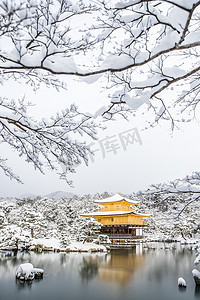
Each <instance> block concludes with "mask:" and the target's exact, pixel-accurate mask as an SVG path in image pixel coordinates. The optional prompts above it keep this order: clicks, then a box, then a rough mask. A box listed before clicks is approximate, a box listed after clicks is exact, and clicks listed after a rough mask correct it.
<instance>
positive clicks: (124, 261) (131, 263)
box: [79, 244, 144, 285]
mask: <svg viewBox="0 0 200 300" xmlns="http://www.w3.org/2000/svg"><path fill="white" fill-rule="evenodd" d="M143 263H144V254H142V245H139V244H138V245H135V246H134V247H133V249H132V250H131V251H127V250H124V249H123V250H117V251H112V252H111V253H109V254H101V255H89V256H84V257H83V261H82V264H81V266H80V269H79V273H80V276H81V277H82V279H84V280H87V281H88V280H91V279H93V278H94V277H96V276H99V279H100V280H102V281H106V282H113V283H117V284H121V285H127V284H128V283H129V282H130V280H131V279H132V277H133V275H134V273H135V272H137V270H139V269H140V268H141V267H142V266H143Z"/></svg>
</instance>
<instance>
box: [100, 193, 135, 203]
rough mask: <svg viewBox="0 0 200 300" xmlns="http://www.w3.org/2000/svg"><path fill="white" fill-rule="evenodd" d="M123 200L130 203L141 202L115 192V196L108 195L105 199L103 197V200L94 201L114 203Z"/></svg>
mask: <svg viewBox="0 0 200 300" xmlns="http://www.w3.org/2000/svg"><path fill="white" fill-rule="evenodd" d="M122 200H124V201H126V202H128V203H130V204H139V203H140V201H136V200H132V199H128V198H125V197H123V196H121V195H120V194H115V195H114V196H111V197H108V198H105V199H101V200H95V201H94V203H96V204H103V203H114V202H120V201H122Z"/></svg>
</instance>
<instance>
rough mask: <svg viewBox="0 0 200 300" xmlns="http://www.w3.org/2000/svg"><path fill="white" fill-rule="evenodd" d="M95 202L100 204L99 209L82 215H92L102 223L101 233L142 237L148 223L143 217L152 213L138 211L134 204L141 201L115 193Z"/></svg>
mask: <svg viewBox="0 0 200 300" xmlns="http://www.w3.org/2000/svg"><path fill="white" fill-rule="evenodd" d="M94 203H96V204H98V205H100V207H99V210H98V211H97V212H92V213H86V214H82V215H81V216H83V217H92V218H94V219H95V220H96V221H97V222H99V223H101V225H102V226H101V229H100V234H106V235H108V236H109V237H110V238H132V239H133V238H134V239H137V238H138V239H139V238H142V236H143V227H144V226H146V225H147V224H146V223H145V222H144V220H143V219H144V218H146V217H149V216H150V215H147V214H140V213H136V211H135V208H134V206H135V205H138V204H139V201H136V200H130V199H127V198H125V197H123V196H120V195H119V194H115V195H114V196H111V197H109V198H106V199H102V200H96V201H94Z"/></svg>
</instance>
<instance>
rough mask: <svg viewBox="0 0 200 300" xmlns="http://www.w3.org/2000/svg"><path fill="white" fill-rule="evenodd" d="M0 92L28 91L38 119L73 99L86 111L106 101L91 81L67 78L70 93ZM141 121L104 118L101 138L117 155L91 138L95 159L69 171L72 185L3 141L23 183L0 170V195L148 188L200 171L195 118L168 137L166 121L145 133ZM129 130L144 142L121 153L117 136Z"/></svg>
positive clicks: (5, 90) (8, 90)
mask: <svg viewBox="0 0 200 300" xmlns="http://www.w3.org/2000/svg"><path fill="white" fill-rule="evenodd" d="M1 92H2V94H6V95H8V96H10V97H12V96H13V95H15V97H22V96H23V95H26V98H27V99H28V100H31V101H32V102H35V103H36V106H35V107H33V108H32V110H31V112H32V113H33V114H34V116H35V117H38V118H40V117H42V116H44V117H48V116H50V115H52V114H54V113H55V112H57V111H59V110H60V109H62V108H64V107H66V106H68V105H69V102H75V103H77V104H78V106H80V108H81V109H83V110H86V111H90V112H94V111H95V110H96V109H98V108H99V107H100V106H102V105H104V104H105V103H102V98H103V95H102V94H101V93H100V90H99V87H98V85H97V84H95V83H94V84H92V85H87V84H85V83H80V82H76V83H73V82H72V81H69V85H68V92H66V91H61V92H60V93H58V92H56V91H55V90H52V89H45V88H41V89H40V91H38V92H37V93H34V92H33V91H32V90H31V88H30V87H25V86H23V85H18V84H16V83H14V82H13V83H12V84H10V83H9V85H6V86H4V87H2V88H1ZM144 120H145V115H144V117H143V119H142V117H141V116H140V115H138V117H137V118H136V117H131V118H130V120H129V122H127V121H125V120H120V121H117V122H107V127H108V128H107V129H106V130H104V131H102V132H100V134H99V141H102V140H103V139H105V138H106V137H107V136H108V137H109V136H114V137H115V138H116V139H117V140H116V141H115V142H116V143H117V146H118V147H119V149H118V150H117V153H116V154H114V153H113V152H106V153H105V158H103V153H102V151H101V149H100V144H99V141H97V142H95V145H93V147H92V150H99V151H97V152H96V156H95V157H94V162H93V163H91V162H90V165H89V167H86V166H85V165H82V166H79V167H77V169H76V173H75V174H69V178H70V179H72V180H73V181H74V188H70V187H69V186H68V185H67V184H66V183H65V182H64V181H62V180H59V178H58V176H57V174H56V173H54V172H50V171H48V170H47V172H46V174H45V175H42V174H40V173H39V172H38V171H35V170H34V168H33V166H32V165H30V164H27V163H25V162H24V160H23V159H22V158H19V157H18V154H17V153H16V152H12V151H10V150H8V148H7V147H6V146H5V145H1V150H0V156H2V157H7V158H8V164H9V165H10V166H12V167H13V171H14V172H15V173H18V175H20V177H21V179H22V180H23V182H24V185H20V184H18V183H16V182H15V181H14V180H10V179H9V178H7V177H5V175H4V174H3V173H2V172H1V171H0V197H6V196H20V195H22V194H29V193H31V194H37V195H44V194H47V193H50V192H54V191H58V190H63V191H68V192H73V193H77V194H88V193H91V194H93V193H96V192H104V191H108V192H113V193H115V192H122V193H132V192H137V191H138V190H142V189H146V188H147V187H148V186H149V185H150V184H152V183H159V182H165V181H167V180H172V179H176V178H178V177H184V176H185V175H188V174H191V172H192V171H196V170H199V169H200V160H199V154H200V150H199V140H200V130H199V125H198V123H197V122H191V123H187V124H185V125H182V126H181V130H179V131H175V132H174V133H173V135H172V136H171V132H170V124H169V123H162V125H161V126H159V125H158V126H157V127H156V128H153V129H148V130H145V131H143V130H142V129H143V127H144ZM133 128H137V130H138V132H139V135H140V137H141V140H142V144H141V145H140V144H139V143H137V142H135V143H134V144H128V146H127V150H126V151H124V150H123V148H122V144H121V142H120V140H119V135H120V134H122V133H123V132H125V131H127V130H130V131H131V130H132V129H133ZM90 142H91V141H89V140H88V143H90Z"/></svg>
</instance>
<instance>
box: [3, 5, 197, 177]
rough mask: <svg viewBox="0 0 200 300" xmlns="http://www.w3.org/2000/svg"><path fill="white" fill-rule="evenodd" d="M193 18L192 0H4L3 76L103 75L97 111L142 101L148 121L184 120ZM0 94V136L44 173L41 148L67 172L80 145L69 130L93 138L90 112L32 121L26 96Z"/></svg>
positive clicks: (108, 114) (40, 79)
mask: <svg viewBox="0 0 200 300" xmlns="http://www.w3.org/2000/svg"><path fill="white" fill-rule="evenodd" d="M199 16H200V1H197V0H191V1H179V0H158V1H157V0H153V1H152V0H129V1H126V0H120V1H119V0H114V1H106V0H97V1H94V2H90V1H87V0H76V1H69V0H67V1H65V0H47V1H44V0H28V1H25V0H12V1H11V0H2V1H1V3H0V44H1V47H0V71H1V75H0V76H1V81H0V82H1V84H4V82H7V81H8V80H10V79H14V80H17V81H21V82H25V83H26V84H30V85H31V86H32V87H33V88H34V89H37V88H39V86H40V84H41V83H44V84H46V85H48V86H53V87H55V88H56V89H59V88H66V77H67V76H72V77H78V78H79V79H80V78H82V79H83V80H86V81H87V82H88V81H95V80H98V79H99V78H100V77H102V76H103V77H104V81H105V82H106V95H105V96H106V98H107V99H110V100H109V102H108V105H107V107H104V108H103V109H101V108H100V109H99V110H98V113H99V114H100V115H102V116H103V117H104V118H106V119H111V118H112V117H113V115H115V114H122V116H125V117H126V115H127V113H129V112H133V111H136V110H137V109H138V108H140V107H141V106H144V107H146V109H147V110H150V111H152V112H153V113H154V120H153V121H152V120H151V122H152V123H153V124H156V123H157V122H159V121H160V120H161V119H164V120H170V121H171V124H172V128H173V127H174V125H175V124H176V122H180V121H186V120H187V121H188V120H191V118H192V117H194V115H195V111H196V109H197V107H198V104H199V93H200V85H199V71H200V64H199V55H198V52H199V46H200V40H199V25H200V17H199ZM62 75H63V76H62ZM0 100H1V101H0V107H1V113H0V130H1V131H0V134H1V142H2V141H4V142H7V143H9V144H10V145H11V146H12V147H14V148H15V149H17V150H18V151H19V153H20V154H23V155H26V157H27V160H28V161H31V162H33V163H34V165H35V167H36V168H38V169H40V170H41V171H42V162H41V160H39V156H40V155H42V156H43V157H45V159H46V161H47V163H48V165H49V166H50V167H51V168H54V166H53V165H52V164H53V162H52V159H51V158H50V156H51V155H52V156H53V157H54V158H55V159H56V160H57V161H59V162H62V163H64V164H66V168H67V170H68V171H73V170H74V169H73V165H74V164H76V163H78V162H79V159H80V158H81V159H83V160H85V161H86V157H85V153H86V146H85V144H83V143H80V144H78V142H75V141H72V140H71V138H70V137H69V134H73V133H74V130H75V129H76V130H77V131H78V132H79V133H80V132H82V133H83V132H84V133H86V134H89V135H92V137H94V135H93V133H94V131H95V125H94V123H93V122H92V121H90V120H91V116H87V115H82V117H81V114H80V113H78V109H77V108H75V110H74V108H70V109H69V110H67V111H66V112H63V113H61V114H58V115H57V116H56V117H54V118H52V119H51V120H50V121H48V122H45V121H41V123H40V124H38V123H37V122H33V121H32V120H31V119H30V117H28V116H27V114H26V109H25V104H24V103H23V101H21V102H19V103H18V102H17V101H16V100H14V101H12V100H8V99H6V95H5V97H3V95H2V97H1V99H0ZM174 108H175V109H174ZM77 115H79V117H78V118H77ZM95 117H96V115H95ZM65 130H66V131H65ZM66 149H67V150H66ZM63 153H64V155H63ZM49 155H50V156H49ZM63 156H64V157H67V158H65V159H63ZM3 165H5V160H4V158H2V166H3ZM2 168H3V167H2ZM3 169H4V172H5V173H7V172H9V171H8V170H9V169H8V170H7V171H6V169H5V168H3ZM9 174H10V175H9V176H11V177H12V175H11V174H12V171H11V170H10V173H9Z"/></svg>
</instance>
